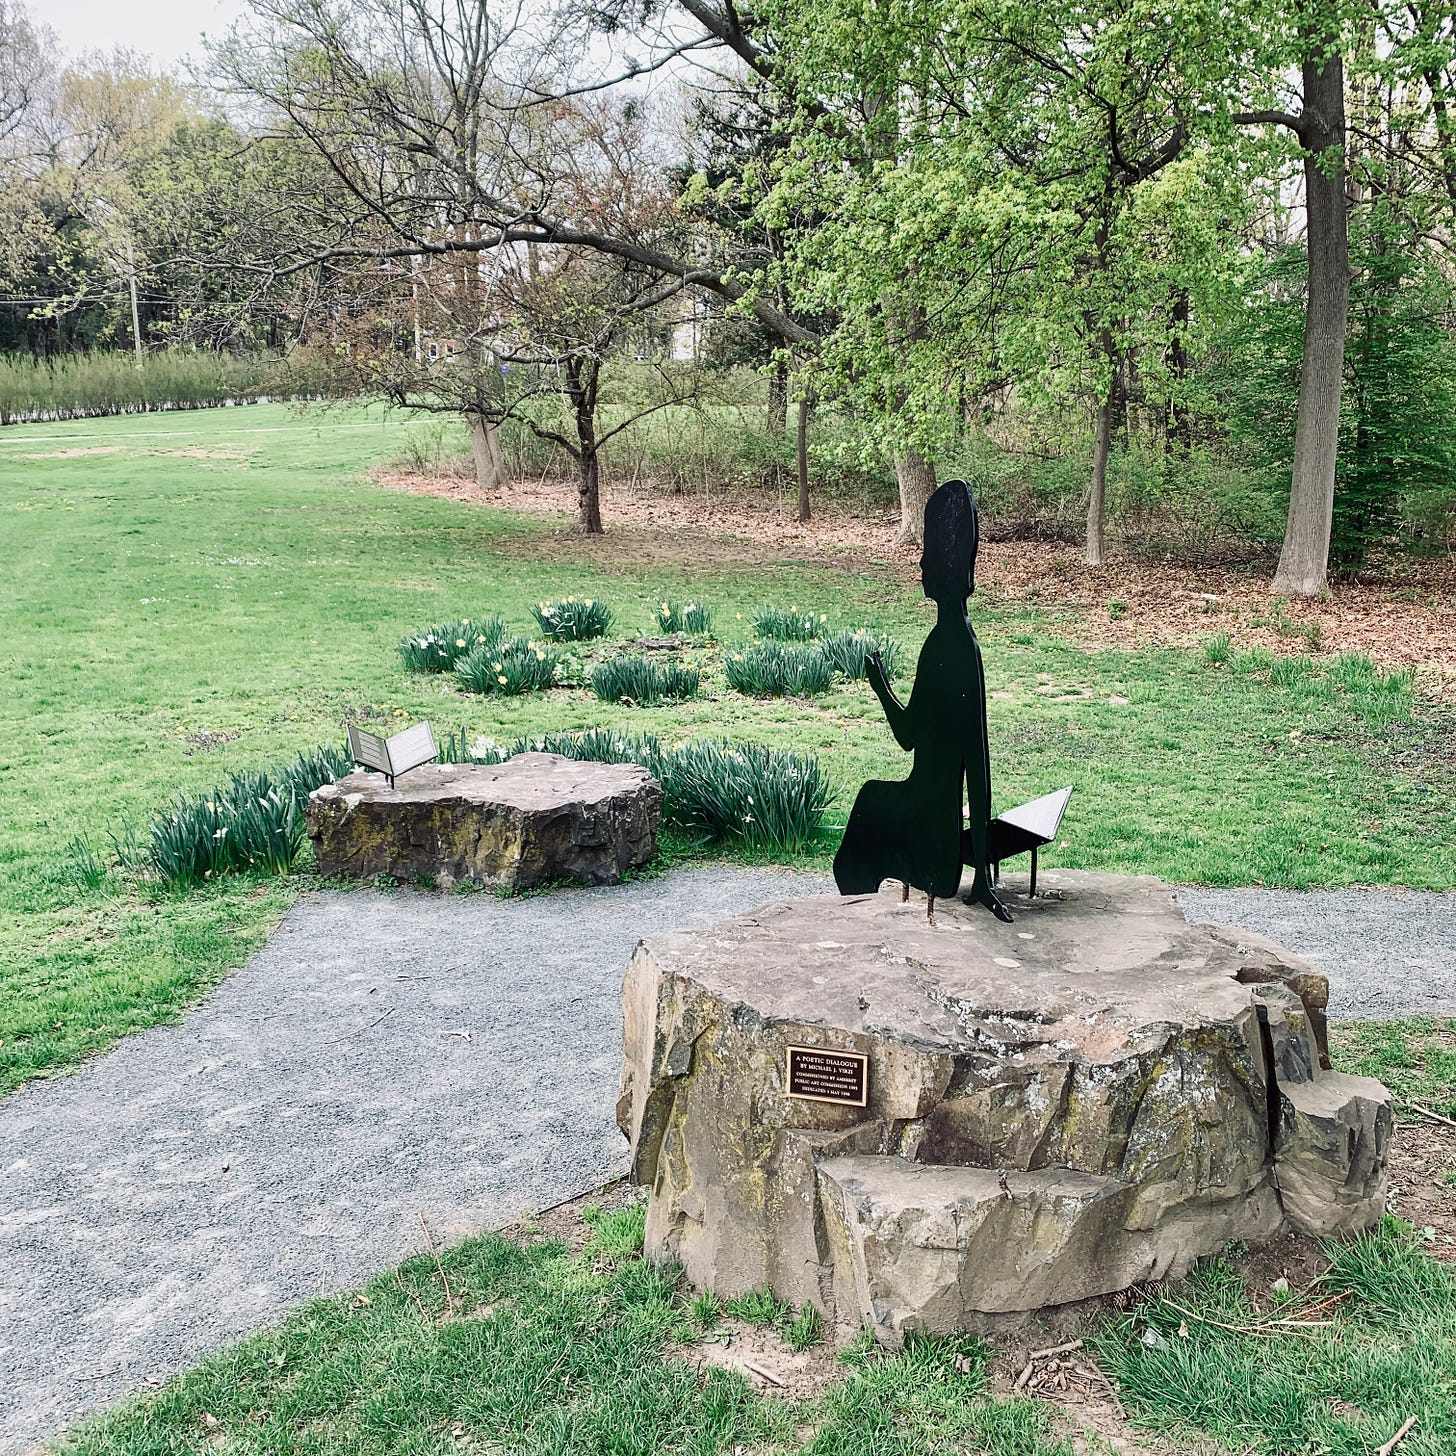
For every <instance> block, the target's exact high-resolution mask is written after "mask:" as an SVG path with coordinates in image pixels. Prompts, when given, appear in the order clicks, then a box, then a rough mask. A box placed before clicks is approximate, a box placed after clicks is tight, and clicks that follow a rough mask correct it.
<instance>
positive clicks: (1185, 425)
mask: <svg viewBox="0 0 1456 1456" xmlns="http://www.w3.org/2000/svg"><path fill="white" fill-rule="evenodd" d="M1190 314H1191V307H1190V303H1189V298H1188V290H1187V289H1186V288H1181V289H1179V290H1178V295H1177V297H1176V298H1174V300H1173V338H1172V345H1171V348H1170V350H1169V356H1168V366H1169V372H1170V373H1171V374H1172V376H1173V391H1172V392H1173V399H1172V402H1171V403H1170V405H1169V407H1168V444H1169V445H1171V446H1172V447H1173V448H1174V450H1176V451H1177V453H1178V454H1180V455H1186V454H1187V453H1188V452H1189V450H1190V449H1191V448H1192V445H1193V424H1192V421H1191V420H1190V419H1189V417H1188V406H1187V405H1186V404H1185V403H1184V401H1183V399H1182V398H1181V392H1182V390H1183V388H1184V387H1185V386H1186V384H1187V382H1188V324H1189V319H1190Z"/></svg>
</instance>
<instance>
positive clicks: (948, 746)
mask: <svg viewBox="0 0 1456 1456" xmlns="http://www.w3.org/2000/svg"><path fill="white" fill-rule="evenodd" d="M979 540H980V529H979V525H978V522H977V516H976V501H975V497H974V496H973V495H972V494H971V488H970V486H968V485H967V484H966V483H965V481H963V480H948V481H946V483H945V484H944V485H942V486H941V487H940V489H939V490H937V491H936V492H935V494H934V495H933V496H931V498H930V501H929V503H928V504H927V505H926V507H925V550H924V552H923V553H922V555H921V557H920V579H921V582H922V583H923V585H924V587H925V595H926V596H927V597H929V598H930V599H931V600H932V601H933V602H934V603H935V604H936V606H937V608H938V609H939V612H938V615H937V617H936V622H935V626H934V627H933V628H932V629H931V631H930V635H929V636H928V637H927V638H926V639H925V646H924V647H922V648H921V649H920V661H919V662H918V663H917V664H916V667H915V685H914V688H913V689H912V690H911V693H910V701H909V702H908V703H901V701H900V700H899V698H897V697H896V696H895V693H894V690H893V689H892V688H891V687H890V683H889V680H888V678H887V677H886V676H885V668H884V663H883V662H882V661H881V660H880V655H879V653H877V652H876V653H871V654H870V655H869V658H868V662H867V667H868V676H869V682H870V686H871V687H872V688H873V689H874V691H875V696H876V697H877V698H879V700H880V706H881V707H882V708H883V709H884V710H885V717H886V719H887V720H888V721H889V724H890V731H891V732H892V733H893V734H894V735H895V741H896V742H897V743H898V744H899V745H900V747H901V748H904V749H906V750H909V751H912V752H913V753H914V755H915V760H914V764H913V766H912V767H911V769H910V777H909V778H908V779H906V780H905V781H904V782H903V783H889V782H886V781H885V780H883V779H871V780H870V781H869V782H868V783H866V784H865V785H864V787H863V788H862V789H860V791H859V796H858V797H857V798H856V799H855V801H854V810H853V812H852V813H851V814H850V816H849V823H848V824H847V825H846V826H845V830H844V839H843V841H842V842H841V844H840V846H839V853H838V854H837V855H835V857H834V879H835V882H836V883H837V884H838V886H839V892H840V894H841V895H863V894H873V893H874V892H875V891H876V890H878V889H879V887H880V885H881V883H882V882H883V881H885V880H900V881H902V882H903V883H904V884H905V885H906V886H907V889H906V893H907V894H908V893H909V890H908V886H910V885H914V886H915V887H916V888H917V889H920V890H923V891H925V893H926V894H927V895H928V896H929V897H930V904H931V910H932V912H933V909H934V904H935V901H936V900H937V899H940V898H947V897H949V896H951V895H954V894H955V893H956V891H957V889H958V888H959V886H960V879H961V866H962V864H969V865H971V866H973V867H974V869H975V881H974V883H973V884H972V886H971V889H970V892H969V893H968V894H967V896H966V903H967V904H973V903H979V904H981V905H984V906H985V907H986V908H987V909H988V910H990V911H991V912H992V913H993V914H994V915H995V916H996V917H997V918H998V919H1000V920H1006V921H1009V920H1010V919H1011V912H1010V911H1009V910H1008V909H1007V908H1006V906H1005V905H1003V904H1002V903H1001V900H1000V899H999V898H998V897H997V895H996V892H995V890H994V889H993V888H992V885H991V873H990V869H989V867H988V865H987V862H986V840H987V835H988V826H989V824H990V821H991V763H990V754H989V750H988V747H987V741H986V674H985V670H984V668H983V667H982V665H981V646H980V643H978V642H977V641H976V634H975V633H974V632H973V631H972V630H971V624H970V621H969V620H968V619H967V617H966V598H967V597H968V596H970V594H971V592H973V591H974V590H975V569H976V548H977V546H978V544H979ZM968 798H969V808H970V820H969V824H968V825H966V824H963V810H964V806H965V805H966V804H967V799H968Z"/></svg>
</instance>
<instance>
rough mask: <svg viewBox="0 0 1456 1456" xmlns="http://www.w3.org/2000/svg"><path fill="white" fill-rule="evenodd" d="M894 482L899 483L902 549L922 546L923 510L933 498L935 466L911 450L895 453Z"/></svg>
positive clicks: (923, 534) (923, 539)
mask: <svg viewBox="0 0 1456 1456" xmlns="http://www.w3.org/2000/svg"><path fill="white" fill-rule="evenodd" d="M895 479H896V480H897V481H899V483H900V534H899V535H898V536H896V537H895V540H896V541H898V542H900V543H901V544H902V545H915V546H920V545H923V544H924V542H925V507H926V505H927V504H928V503H929V500H930V497H931V496H932V495H934V494H935V465H934V463H933V462H932V461H929V460H927V459H926V458H925V456H923V455H922V454H921V453H920V452H919V451H918V450H916V449H914V448H913V447H912V446H909V445H907V446H905V448H904V449H902V450H897V451H896V452H895Z"/></svg>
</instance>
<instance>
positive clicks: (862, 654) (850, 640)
mask: <svg viewBox="0 0 1456 1456" xmlns="http://www.w3.org/2000/svg"><path fill="white" fill-rule="evenodd" d="M819 646H820V647H821V648H822V649H823V651H824V655H825V656H826V657H827V658H828V659H829V661H830V664H831V666H832V667H833V668H834V670H835V672H837V673H840V674H842V675H843V676H844V677H848V678H860V677H864V676H865V671H866V668H865V659H866V658H867V657H868V656H869V654H870V653H871V652H878V653H879V654H880V663H881V665H882V666H883V667H884V669H885V676H886V677H894V676H895V674H896V673H897V672H898V670H899V666H900V644H899V643H898V642H896V641H895V639H894V638H893V637H887V636H886V635H885V634H884V633H883V632H875V631H872V630H871V629H870V628H868V627H860V628H858V629H857V630H856V631H850V630H849V628H847V627H846V628H845V629H844V630H842V631H839V632H830V633H829V634H828V635H827V636H825V637H822V638H820V640H819Z"/></svg>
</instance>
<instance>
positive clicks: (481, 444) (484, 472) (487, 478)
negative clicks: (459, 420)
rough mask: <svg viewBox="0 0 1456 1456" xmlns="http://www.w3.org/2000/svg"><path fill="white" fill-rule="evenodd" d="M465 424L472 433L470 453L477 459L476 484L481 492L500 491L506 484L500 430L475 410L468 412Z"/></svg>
mask: <svg viewBox="0 0 1456 1456" xmlns="http://www.w3.org/2000/svg"><path fill="white" fill-rule="evenodd" d="M465 424H466V427H467V428H468V429H469V431H470V453H471V454H472V455H473V456H474V457H475V483H476V484H477V485H478V486H479V487H480V488H481V490H499V489H500V488H501V486H502V485H503V484H504V483H505V470H504V466H503V462H502V459H501V447H500V428H499V427H498V426H497V425H496V424H495V423H494V421H492V420H488V419H486V417H485V416H484V415H483V414H480V413H478V412H477V411H475V410H468V411H467V412H466V415H465Z"/></svg>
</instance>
